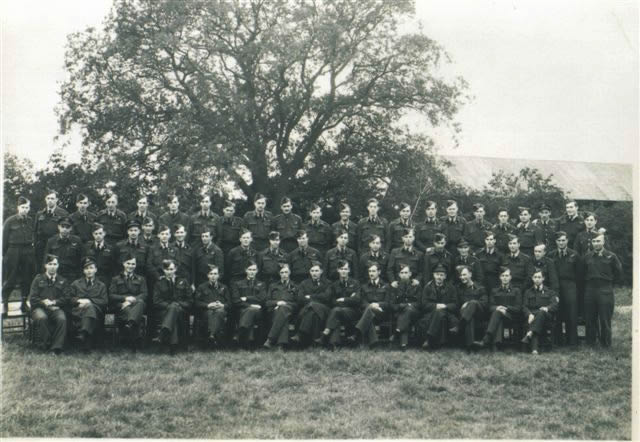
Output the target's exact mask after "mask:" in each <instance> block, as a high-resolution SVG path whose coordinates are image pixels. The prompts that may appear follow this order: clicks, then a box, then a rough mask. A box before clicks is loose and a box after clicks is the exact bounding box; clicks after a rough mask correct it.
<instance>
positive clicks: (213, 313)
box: [199, 308, 227, 339]
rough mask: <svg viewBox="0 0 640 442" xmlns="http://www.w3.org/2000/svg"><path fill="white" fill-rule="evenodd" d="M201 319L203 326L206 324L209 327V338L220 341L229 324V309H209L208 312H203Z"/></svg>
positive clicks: (200, 315) (201, 312)
mask: <svg viewBox="0 0 640 442" xmlns="http://www.w3.org/2000/svg"><path fill="white" fill-rule="evenodd" d="M199 319H200V321H201V324H206V326H207V336H212V337H214V338H215V339H220V338H221V337H222V336H223V335H224V331H225V326H226V324H227V309H225V308H219V309H209V308H208V309H206V310H201V311H200V314H199ZM201 330H202V329H201Z"/></svg>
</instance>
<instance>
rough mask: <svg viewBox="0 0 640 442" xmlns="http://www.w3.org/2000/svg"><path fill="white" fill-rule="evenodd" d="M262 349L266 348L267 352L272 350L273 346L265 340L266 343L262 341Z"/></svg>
mask: <svg viewBox="0 0 640 442" xmlns="http://www.w3.org/2000/svg"><path fill="white" fill-rule="evenodd" d="M262 347H263V348H266V349H267V350H271V349H272V348H273V345H272V344H271V341H270V340H269V339H267V340H266V341H264V344H262Z"/></svg>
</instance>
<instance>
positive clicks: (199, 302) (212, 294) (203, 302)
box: [195, 281, 231, 310]
mask: <svg viewBox="0 0 640 442" xmlns="http://www.w3.org/2000/svg"><path fill="white" fill-rule="evenodd" d="M216 301H218V302H221V303H222V304H224V308H225V310H228V309H230V308H231V291H230V290H229V288H228V287H227V286H226V285H224V284H222V283H221V282H220V281H217V282H216V283H215V284H212V283H210V282H209V281H206V282H203V283H202V284H200V285H199V286H198V288H197V289H196V295H195V307H196V308H197V309H199V310H207V309H208V305H209V304H210V303H212V302H216Z"/></svg>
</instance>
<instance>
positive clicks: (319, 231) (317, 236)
mask: <svg viewBox="0 0 640 442" xmlns="http://www.w3.org/2000/svg"><path fill="white" fill-rule="evenodd" d="M303 229H304V230H305V231H306V232H307V237H308V238H309V247H313V248H314V249H316V250H318V251H319V252H320V253H322V254H323V255H324V253H326V252H327V250H329V248H331V245H332V244H333V231H332V230H331V226H330V225H329V224H327V223H326V222H324V221H323V220H318V222H317V223H313V222H312V221H311V220H309V221H307V222H306V223H305V224H304V226H303Z"/></svg>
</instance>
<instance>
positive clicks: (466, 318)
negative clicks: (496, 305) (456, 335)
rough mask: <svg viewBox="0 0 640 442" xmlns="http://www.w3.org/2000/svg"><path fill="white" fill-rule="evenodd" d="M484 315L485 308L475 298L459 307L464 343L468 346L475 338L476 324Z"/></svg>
mask: <svg viewBox="0 0 640 442" xmlns="http://www.w3.org/2000/svg"><path fill="white" fill-rule="evenodd" d="M484 316H485V308H484V307H483V306H482V304H480V303H479V302H478V301H476V300H471V301H468V302H467V305H466V306H464V307H462V308H461V309H460V326H461V327H463V328H464V344H465V345H466V346H467V347H469V346H471V345H472V344H473V341H475V340H476V325H477V323H478V322H479V321H481V320H482V318H484Z"/></svg>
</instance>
